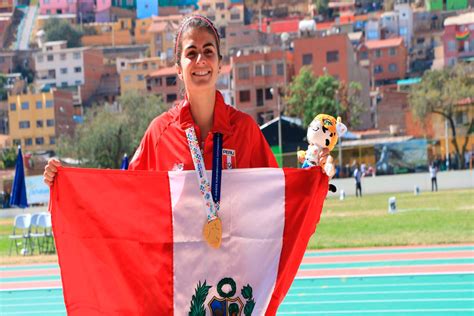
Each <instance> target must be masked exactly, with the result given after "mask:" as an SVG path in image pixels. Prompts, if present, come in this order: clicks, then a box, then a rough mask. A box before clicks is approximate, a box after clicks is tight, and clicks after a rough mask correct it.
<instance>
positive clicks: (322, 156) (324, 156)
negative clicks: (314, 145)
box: [318, 148, 329, 169]
mask: <svg viewBox="0 0 474 316" xmlns="http://www.w3.org/2000/svg"><path fill="white" fill-rule="evenodd" d="M328 157H329V149H327V148H323V150H320V151H319V154H318V161H319V166H320V167H322V168H323V169H324V165H325V164H326V161H327V160H328Z"/></svg>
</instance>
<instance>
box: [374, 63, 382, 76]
mask: <svg viewBox="0 0 474 316" xmlns="http://www.w3.org/2000/svg"><path fill="white" fill-rule="evenodd" d="M382 72H383V67H382V66H381V65H376V66H375V67H374V73H376V74H379V73H382Z"/></svg>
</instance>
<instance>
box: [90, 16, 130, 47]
mask: <svg viewBox="0 0 474 316" xmlns="http://www.w3.org/2000/svg"><path fill="white" fill-rule="evenodd" d="M133 23H134V21H133V20H132V19H130V18H123V19H119V20H118V21H117V22H103V23H89V24H86V25H84V30H86V34H89V35H84V36H82V44H83V45H84V46H122V45H132V44H133V37H132V32H131V30H132V25H133Z"/></svg>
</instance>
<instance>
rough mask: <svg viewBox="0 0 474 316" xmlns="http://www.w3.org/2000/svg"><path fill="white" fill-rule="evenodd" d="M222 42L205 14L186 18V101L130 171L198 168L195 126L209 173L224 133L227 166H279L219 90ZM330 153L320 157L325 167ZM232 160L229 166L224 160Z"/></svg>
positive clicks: (181, 35)
mask: <svg viewBox="0 0 474 316" xmlns="http://www.w3.org/2000/svg"><path fill="white" fill-rule="evenodd" d="M219 44H220V38H219V34H218V31H217V29H216V28H215V27H214V25H213V24H212V22H211V21H210V20H209V19H207V18H206V17H204V16H200V15H193V16H190V17H187V18H186V19H184V21H183V22H182V23H181V26H180V28H179V29H178V32H177V34H176V38H175V55H176V72H177V74H178V77H179V78H180V80H182V81H183V82H184V87H185V92H186V94H185V98H184V100H183V101H181V102H180V104H179V105H178V106H175V107H173V108H172V109H170V110H169V111H167V112H165V113H163V114H162V115H160V116H158V117H157V118H155V119H154V120H153V121H152V122H151V124H150V126H149V127H148V129H147V131H146V132H145V135H144V137H143V139H142V141H141V143H140V146H139V148H138V149H137V151H136V153H135V155H134V157H133V159H132V161H131V163H130V167H129V170H160V171H170V170H193V169H195V167H194V164H193V159H192V155H191V154H190V148H189V143H188V140H187V136H186V130H188V129H189V128H191V127H193V128H194V130H195V134H196V137H197V140H198V142H199V145H200V149H201V152H202V155H203V158H204V165H205V168H206V169H211V168H212V157H213V147H214V143H215V136H216V134H221V135H222V149H223V152H225V153H226V157H224V159H222V160H223V167H224V168H228V169H230V168H258V167H278V165H277V163H276V160H275V157H274V156H273V154H272V152H271V150H270V148H269V146H268V143H267V142H266V140H265V138H264V137H263V135H262V133H261V132H260V129H259V128H258V126H257V125H256V123H255V122H254V120H253V119H252V118H251V117H250V116H249V115H247V114H245V113H242V112H240V111H238V110H236V109H234V108H232V107H230V106H229V105H227V104H225V103H224V100H223V97H222V95H221V94H220V93H219V91H217V90H216V82H217V79H218V76H219V72H220V67H221V61H222V56H221V53H220V47H219ZM328 154H329V153H328V151H324V152H322V153H320V157H319V158H320V164H321V165H322V164H324V163H325V161H326V159H327V156H328ZM224 161H227V162H224ZM58 166H60V162H59V161H58V160H56V159H51V160H50V161H49V162H48V165H47V166H46V167H45V171H44V181H45V183H46V184H48V185H50V186H51V185H52V184H53V181H54V177H55V175H56V172H57V167H58Z"/></svg>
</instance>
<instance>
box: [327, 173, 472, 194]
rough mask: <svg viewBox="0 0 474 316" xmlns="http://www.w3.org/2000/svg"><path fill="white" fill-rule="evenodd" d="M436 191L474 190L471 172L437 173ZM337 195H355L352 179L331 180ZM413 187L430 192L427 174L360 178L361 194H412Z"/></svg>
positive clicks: (429, 181) (429, 180) (429, 179)
mask: <svg viewBox="0 0 474 316" xmlns="http://www.w3.org/2000/svg"><path fill="white" fill-rule="evenodd" d="M437 179H438V190H451V189H468V188H470V189H474V173H473V171H472V170H457V171H448V172H438V176H437ZM330 183H332V184H334V185H335V186H336V187H337V190H338V192H337V194H339V193H340V190H344V192H345V193H346V195H355V180H354V178H344V179H333V180H331V182H330ZM415 185H417V186H419V187H420V190H421V192H426V191H431V178H430V175H429V173H411V174H404V175H391V176H376V177H363V178H362V194H374V193H391V192H413V191H414V187H415Z"/></svg>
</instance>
